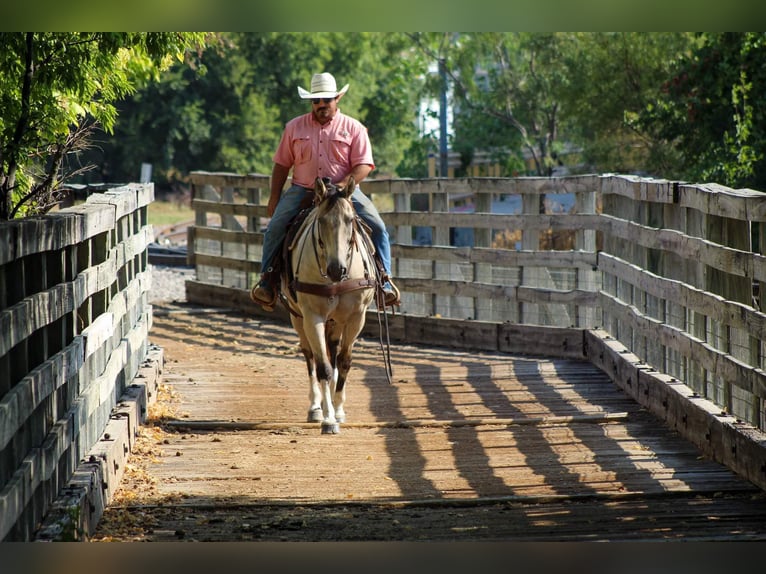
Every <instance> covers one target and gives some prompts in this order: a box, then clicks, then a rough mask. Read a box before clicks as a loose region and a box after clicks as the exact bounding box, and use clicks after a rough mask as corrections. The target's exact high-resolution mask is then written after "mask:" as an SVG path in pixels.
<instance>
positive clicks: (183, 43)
mask: <svg viewBox="0 0 766 574" xmlns="http://www.w3.org/2000/svg"><path fill="white" fill-rule="evenodd" d="M203 44H204V36H203V35H202V34H196V33H193V34H192V33H190V34H181V33H151V34H147V33H33V32H5V33H2V34H0V46H2V50H0V109H2V110H3V113H2V117H0V219H10V218H13V217H15V216H17V215H29V214H35V213H44V212H46V211H47V210H49V209H50V208H51V207H53V206H54V205H55V203H56V201H57V199H58V197H57V192H58V189H59V188H60V186H61V184H62V182H63V181H64V180H65V179H66V178H67V177H70V176H72V175H75V174H76V173H77V171H78V170H77V169H75V170H74V172H72V171H70V172H67V171H66V170H64V169H63V166H64V165H65V162H66V160H67V157H68V156H70V155H71V154H75V153H77V152H78V151H81V150H82V149H83V148H84V146H87V145H88V141H89V140H88V136H89V133H90V132H91V130H92V129H93V127H95V126H101V127H102V128H103V129H105V130H106V131H111V130H112V129H113V127H114V124H115V120H116V117H117V113H116V108H115V102H117V101H119V100H120V99H121V98H124V97H125V96H126V95H128V94H130V93H131V92H133V91H134V90H135V89H136V88H137V87H138V86H140V85H143V84H145V83H146V82H148V81H150V80H153V79H156V78H157V77H158V73H159V71H160V70H162V69H164V68H167V67H168V66H169V64H170V63H171V60H172V58H174V57H175V58H183V55H184V53H185V52H186V51H187V50H189V49H191V48H197V47H201V46H202V45H203Z"/></svg>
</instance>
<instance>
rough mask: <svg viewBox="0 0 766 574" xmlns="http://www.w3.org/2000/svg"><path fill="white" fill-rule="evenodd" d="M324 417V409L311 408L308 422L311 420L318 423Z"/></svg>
mask: <svg viewBox="0 0 766 574" xmlns="http://www.w3.org/2000/svg"><path fill="white" fill-rule="evenodd" d="M322 419H324V415H323V414H322V409H311V410H310V411H309V416H308V419H307V420H308V422H310V423H318V422H320V421H321V420H322Z"/></svg>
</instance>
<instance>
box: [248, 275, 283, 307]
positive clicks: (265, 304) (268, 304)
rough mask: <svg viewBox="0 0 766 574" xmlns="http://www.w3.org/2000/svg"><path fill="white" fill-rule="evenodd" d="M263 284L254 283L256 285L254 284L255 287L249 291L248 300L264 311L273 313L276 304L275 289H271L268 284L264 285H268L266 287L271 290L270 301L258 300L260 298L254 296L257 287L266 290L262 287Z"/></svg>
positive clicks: (260, 282) (261, 282)
mask: <svg viewBox="0 0 766 574" xmlns="http://www.w3.org/2000/svg"><path fill="white" fill-rule="evenodd" d="M263 283H264V282H263V280H261V281H259V282H258V283H256V284H255V286H254V287H253V288H252V289H251V290H250V299H251V300H252V301H253V303H257V304H258V305H260V306H261V307H263V309H264V310H265V311H273V310H274V307H275V306H276V304H277V290H276V289H274V288H273V287H271V285H270V284H268V283H266V284H265V285H268V286H269V288H270V289H271V295H272V297H271V299H270V300H267V299H262V298H260V297H257V296H256V294H255V292H256V291H257V290H258V288H259V287H261V288H263V289H265V288H266V287H265V286H264V285H263Z"/></svg>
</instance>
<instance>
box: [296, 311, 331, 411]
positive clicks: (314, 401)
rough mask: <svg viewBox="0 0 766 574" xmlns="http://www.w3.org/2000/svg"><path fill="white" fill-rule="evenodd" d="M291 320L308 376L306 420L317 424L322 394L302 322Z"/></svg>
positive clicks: (312, 354) (297, 318)
mask: <svg viewBox="0 0 766 574" xmlns="http://www.w3.org/2000/svg"><path fill="white" fill-rule="evenodd" d="M291 320H292V323H293V327H294V328H295V331H296V332H297V333H298V338H299V339H300V347H301V352H302V353H303V357H304V358H305V359H306V371H307V372H308V375H309V412H308V416H307V418H306V420H307V421H308V422H310V423H318V422H320V421H321V420H322V418H323V417H324V415H323V414H322V393H321V391H320V389H319V381H318V380H317V373H316V365H315V361H314V353H313V352H312V350H311V345H310V344H309V341H308V339H307V338H306V334H305V333H304V331H303V320H302V319H300V318H299V317H291Z"/></svg>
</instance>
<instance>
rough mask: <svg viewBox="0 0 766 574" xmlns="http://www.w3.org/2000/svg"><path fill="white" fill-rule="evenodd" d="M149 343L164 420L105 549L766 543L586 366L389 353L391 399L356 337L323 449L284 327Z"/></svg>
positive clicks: (716, 476) (229, 328)
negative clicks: (145, 545) (158, 355)
mask: <svg viewBox="0 0 766 574" xmlns="http://www.w3.org/2000/svg"><path fill="white" fill-rule="evenodd" d="M150 338H151V341H152V342H153V343H155V344H157V345H159V346H161V347H162V348H163V349H164V352H165V361H166V363H165V371H164V374H163V381H164V383H165V384H166V385H167V387H168V389H169V390H170V391H171V395H172V398H171V399H169V400H168V401H163V404H164V405H165V407H163V408H166V409H167V411H166V413H165V414H166V415H170V417H169V418H170V420H168V421H166V424H165V425H163V426H161V427H160V426H156V427H151V428H149V429H148V430H147V431H146V433H147V437H148V439H147V440H148V443H147V444H148V446H146V447H145V449H144V454H143V456H142V455H141V454H139V455H134V457H133V458H132V459H131V460H132V461H134V462H133V466H132V468H131V470H132V472H129V473H128V474H127V475H126V478H125V480H124V489H123V491H122V492H121V493H118V496H117V497H116V499H115V502H114V503H113V505H112V506H111V507H110V508H108V509H107V511H106V512H105V515H104V519H103V520H102V523H101V525H100V527H99V530H98V531H97V532H96V538H104V539H134V540H138V539H140V540H144V539H146V540H173V539H178V538H179V536H182V537H185V538H186V539H189V538H192V539H199V540H312V541H324V540H456V539H460V540H466V539H467V540H514V541H516V540H524V541H539V540H562V541H564V540H565V541H571V540H633V539H638V540H676V539H683V540H752V539H766V498H765V497H764V492H763V491H761V490H760V489H758V488H756V487H755V486H753V485H752V484H750V483H749V482H746V481H744V480H742V479H741V478H739V477H738V476H737V475H735V474H734V473H733V472H731V471H729V470H728V469H727V468H725V467H723V466H721V465H720V464H717V463H715V462H712V461H710V460H706V459H705V458H704V457H703V456H701V455H700V453H699V452H698V451H697V450H696V448H695V447H694V446H693V445H691V444H690V443H688V442H686V441H685V440H683V439H682V438H681V437H679V436H678V435H677V434H675V433H674V432H671V431H670V430H668V429H667V428H665V427H664V426H663V424H662V423H661V422H660V421H658V420H657V419H656V418H654V417H653V416H652V415H651V414H649V413H648V412H646V411H644V410H643V409H642V408H641V407H640V406H639V405H638V404H636V403H635V402H634V401H633V400H632V399H630V398H629V397H627V396H626V395H625V394H624V393H623V392H622V391H621V390H620V389H618V388H617V387H616V386H615V385H614V384H613V383H612V382H611V381H610V380H609V378H608V377H607V376H606V375H605V374H604V373H602V372H601V371H600V370H598V369H597V368H596V367H594V366H593V365H591V364H589V363H587V362H580V361H574V360H554V359H542V358H535V357H525V356H514V355H508V354H502V353H469V352H465V351H461V350H456V349H448V348H444V347H433V348H431V347H423V346H411V345H394V346H393V347H392V352H391V355H392V360H393V370H394V377H393V382H392V383H391V384H389V383H388V382H387V379H386V376H385V371H384V365H383V353H382V350H381V348H380V344H379V342H378V341H377V340H372V339H362V340H360V341H359V343H358V345H357V347H356V348H355V354H354V365H353V367H352V374H351V377H350V383H349V388H348V399H347V413H348V423H347V424H345V425H343V428H342V431H341V434H340V435H337V436H326V435H325V436H323V435H321V434H320V432H319V425H318V424H317V423H314V424H309V423H306V422H304V421H305V417H306V410H307V408H308V399H307V395H308V389H307V382H306V374H305V367H304V361H303V358H302V356H301V355H300V352H299V350H298V346H297V337H296V336H295V334H294V333H293V331H292V329H291V328H290V327H288V326H285V325H283V324H281V323H279V322H276V321H269V320H268V319H263V318H256V317H248V316H245V315H241V314H237V313H226V312H222V311H220V310H217V311H216V310H205V309H200V308H196V307H191V306H176V307H174V306H171V305H165V306H161V307H157V308H155V318H154V326H153V329H152V332H151V334H150ZM136 515H140V516H141V517H143V518H142V519H141V520H134V521H132V522H131V521H130V520H126V517H130V516H133V517H135V516H136ZM127 523H130V524H132V525H133V526H132V527H131V528H128V529H127V531H126V527H125V525H126V524H127Z"/></svg>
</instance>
